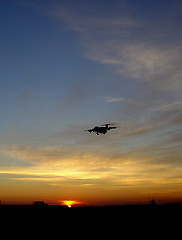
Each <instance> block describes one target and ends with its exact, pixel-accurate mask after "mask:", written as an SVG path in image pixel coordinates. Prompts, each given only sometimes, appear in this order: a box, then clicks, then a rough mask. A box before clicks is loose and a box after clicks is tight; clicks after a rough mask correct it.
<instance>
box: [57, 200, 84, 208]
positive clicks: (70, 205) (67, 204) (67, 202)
mask: <svg viewBox="0 0 182 240" xmlns="http://www.w3.org/2000/svg"><path fill="white" fill-rule="evenodd" d="M60 203H61V204H63V205H65V206H67V207H68V208H71V207H72V206H73V205H76V204H80V202H77V201H73V200H64V201H60Z"/></svg>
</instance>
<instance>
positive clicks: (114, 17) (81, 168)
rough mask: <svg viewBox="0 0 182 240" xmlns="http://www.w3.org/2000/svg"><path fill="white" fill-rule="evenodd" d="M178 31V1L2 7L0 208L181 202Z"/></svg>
mask: <svg viewBox="0 0 182 240" xmlns="http://www.w3.org/2000/svg"><path fill="white" fill-rule="evenodd" d="M181 21H182V3H181V1H178V0H173V1H171V0H170V1H169V0H158V1H153V0H147V1H145V0H138V1H134V0H112V1H111V0H66V1H65V0H64V1H63V0H60V1H58V0H31V1H30V0H1V2H0V30H1V37H0V200H1V202H2V203H4V204H32V202H33V201H36V200H43V201H45V202H46V203H48V204H61V203H63V202H64V201H72V202H73V201H75V202H77V203H82V204H86V205H93V204H94V205H95V204H96V205H97V204H99V205H100V204H101V205H103V204H104V205H106V204H135V203H149V202H150V201H151V199H155V201H156V202H157V203H166V202H181V201H182V146H181V145H182V68H181V66H182V54H181V53H182V29H181ZM106 123H115V124H116V125H117V126H118V127H119V128H117V129H113V130H112V131H109V132H108V133H107V134H105V135H99V136H97V135H96V134H94V133H89V132H86V131H84V130H85V129H90V128H92V127H94V126H100V125H102V124H106Z"/></svg>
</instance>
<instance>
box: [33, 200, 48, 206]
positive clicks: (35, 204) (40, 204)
mask: <svg viewBox="0 0 182 240" xmlns="http://www.w3.org/2000/svg"><path fill="white" fill-rule="evenodd" d="M32 205H33V206H36V207H45V206H48V204H47V203H45V202H44V201H35V202H33V204H32Z"/></svg>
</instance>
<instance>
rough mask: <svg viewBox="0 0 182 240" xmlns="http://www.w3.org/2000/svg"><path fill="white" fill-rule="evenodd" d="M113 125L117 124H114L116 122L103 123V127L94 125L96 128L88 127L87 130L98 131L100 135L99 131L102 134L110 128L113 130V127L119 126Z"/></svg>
mask: <svg viewBox="0 0 182 240" xmlns="http://www.w3.org/2000/svg"><path fill="white" fill-rule="evenodd" d="M112 125H115V124H114V123H108V124H103V125H101V127H98V126H96V127H94V128H91V129H87V130H85V131H88V132H90V133H91V132H94V133H96V134H97V135H99V133H100V134H106V133H107V131H109V130H111V129H115V128H117V127H116V126H114V127H112Z"/></svg>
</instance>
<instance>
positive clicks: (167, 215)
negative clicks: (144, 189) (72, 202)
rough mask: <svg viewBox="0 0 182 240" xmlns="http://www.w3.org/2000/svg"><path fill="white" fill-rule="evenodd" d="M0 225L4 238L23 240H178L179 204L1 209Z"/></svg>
mask: <svg viewBox="0 0 182 240" xmlns="http://www.w3.org/2000/svg"><path fill="white" fill-rule="evenodd" d="M0 223H1V225H0V226H1V231H3V230H4V229H6V234H13V235H14V234H15V236H16V235H18V236H19V234H23V236H24V239H27V238H30V237H29V236H30V235H33V238H34V239H35V236H36V235H37V233H39V235H40V236H41V237H40V238H41V239H42V238H43V236H44V237H46V236H47V234H49V236H51V237H49V238H51V239H55V238H58V237H59V238H61V239H67V238H68V239H69V238H73V237H74V238H76V236H77V237H80V236H82V239H101V240H102V239H105V238H109V239H113V240H114V239H117V238H118V237H119V238H120V239H135V238H137V237H141V236H144V238H145V239H146V240H148V239H150V238H154V239H158V237H159V236H158V235H159V232H160V236H163V237H162V239H165V238H164V235H165V236H167V237H168V238H169V236H170V238H171V239H178V237H177V238H176V237H175V235H177V234H178V235H179V233H180V234H181V226H182V204H165V205H155V206H152V205H127V206H108V207H72V208H68V207H61V206H50V205H48V206H31V205H29V206H23V205H21V206H17V205H16V206H12V205H11V206H10V205H9V206H7V205H1V206H0ZM63 232H64V233H66V235H64V234H63ZM98 234H99V235H98ZM63 235H64V236H66V237H63ZM178 235H177V236H178ZM91 236H92V237H91ZM124 236H127V237H124ZM46 238H47V237H46ZM79 239H80V238H79ZM140 239H141V238H140Z"/></svg>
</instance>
